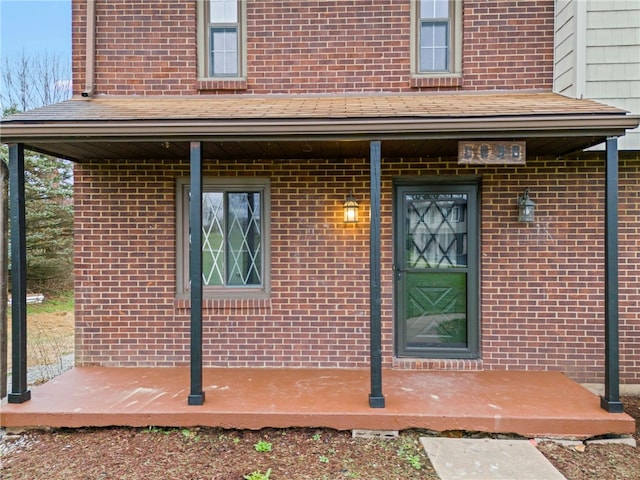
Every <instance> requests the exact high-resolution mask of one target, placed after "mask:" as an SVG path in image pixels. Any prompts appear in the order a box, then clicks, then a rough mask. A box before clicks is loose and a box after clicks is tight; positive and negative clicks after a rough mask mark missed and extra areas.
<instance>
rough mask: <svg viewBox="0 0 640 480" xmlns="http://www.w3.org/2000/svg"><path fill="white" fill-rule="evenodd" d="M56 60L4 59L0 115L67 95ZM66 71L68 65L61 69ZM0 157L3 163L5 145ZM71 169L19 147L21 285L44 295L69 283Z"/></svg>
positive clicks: (66, 288) (0, 84)
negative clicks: (22, 173) (24, 273)
mask: <svg viewBox="0 0 640 480" xmlns="http://www.w3.org/2000/svg"><path fill="white" fill-rule="evenodd" d="M60 65H64V62H61V61H60V59H58V58H56V57H54V56H50V55H47V54H44V55H42V56H34V57H29V56H27V55H25V54H22V56H20V57H18V58H16V59H5V60H4V62H3V72H2V77H1V78H0V80H1V81H0V100H1V101H2V103H3V104H4V105H5V106H8V108H5V109H4V110H3V112H2V116H3V117H4V116H7V115H10V114H13V113H17V112H20V111H24V110H26V109H31V108H37V107H41V106H44V105H46V104H48V103H55V102H57V101H61V100H65V99H66V98H68V97H69V94H70V92H69V90H68V88H64V85H68V80H67V79H68V78H69V77H68V76H65V75H64V73H63V72H65V68H62V67H60ZM66 70H68V69H66ZM0 159H1V160H2V161H4V162H8V160H9V154H8V147H7V146H6V145H0ZM72 172H73V170H72V164H71V163H70V162H68V161H66V160H61V159H58V158H54V157H50V156H47V155H43V154H39V153H36V152H31V151H29V150H25V211H26V219H25V220H26V236H27V238H26V242H27V288H28V289H29V290H30V291H38V292H40V293H45V294H56V293H59V292H62V291H65V290H69V289H70V288H72V285H73V173H72Z"/></svg>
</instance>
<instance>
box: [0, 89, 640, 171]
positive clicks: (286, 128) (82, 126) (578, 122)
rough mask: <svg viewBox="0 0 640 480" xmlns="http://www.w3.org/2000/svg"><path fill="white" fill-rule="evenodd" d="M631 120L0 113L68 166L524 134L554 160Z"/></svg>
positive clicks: (446, 114) (563, 100) (491, 105)
mask: <svg viewBox="0 0 640 480" xmlns="http://www.w3.org/2000/svg"><path fill="white" fill-rule="evenodd" d="M639 120H640V117H639V116H637V115H630V114H628V112H626V111H624V110H620V109H618V108H615V107H611V106H607V105H604V104H601V103H598V102H595V101H592V100H576V99H571V98H567V97H564V96H562V95H559V94H555V93H551V92H538V91H535V92H533V91H526V92H522V91H518V92H470V93H466V92H465V93H429V94H424V93H420V94H418V93H416V94H351V95H347V94H345V95H315V96H308V95H269V96H257V95H213V96H207V95H197V96H196V95H193V96H170V97H168V96H145V97H140V96H96V97H92V98H83V97H75V98H73V99H71V100H68V101H65V102H61V103H58V104H55V105H49V106H46V107H42V108H39V109H35V110H31V111H28V112H25V113H19V114H16V115H12V116H9V117H7V118H5V119H2V121H1V123H0V126H1V127H2V130H1V132H2V142H4V143H23V144H24V145H25V147H26V148H28V149H31V150H34V151H39V152H43V153H48V154H52V155H55V156H58V157H62V158H68V159H71V160H75V161H85V160H92V159H100V160H109V159H120V158H128V157H131V158H140V157H144V158H154V159H163V158H168V159H176V158H187V157H188V154H189V145H188V142H189V141H202V142H205V143H204V157H205V158H278V157H279V158H333V157H343V158H344V157H351V156H352V157H362V156H367V155H368V143H367V142H368V141H370V140H385V144H384V152H383V153H384V156H402V157H405V156H411V155H421V156H427V155H428V156H451V155H455V154H456V152H457V142H458V140H469V139H473V138H483V139H503V140H504V139H513V140H516V139H518V140H523V139H524V140H526V141H527V152H528V154H529V155H561V154H566V153H570V152H574V151H577V150H582V149H584V148H587V147H590V146H592V145H596V144H598V143H601V142H603V141H604V140H605V138H606V137H608V136H620V135H624V133H625V131H626V130H627V129H631V128H635V127H636V126H637V125H638V123H639Z"/></svg>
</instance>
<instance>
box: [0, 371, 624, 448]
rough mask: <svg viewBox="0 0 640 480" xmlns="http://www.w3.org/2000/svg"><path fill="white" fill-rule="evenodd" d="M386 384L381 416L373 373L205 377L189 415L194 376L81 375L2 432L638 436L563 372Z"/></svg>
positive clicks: (9, 411) (69, 376)
mask: <svg viewBox="0 0 640 480" xmlns="http://www.w3.org/2000/svg"><path fill="white" fill-rule="evenodd" d="M383 378H384V385H385V400H386V408H377V409H372V408H370V406H369V403H368V402H367V393H368V391H369V371H368V370H366V369H271V368H253V369H237V368H231V369H227V368H205V369H204V370H203V389H204V392H205V394H206V397H207V401H206V402H204V404H203V405H199V406H193V405H191V406H189V405H187V402H185V397H186V396H187V394H188V393H189V370H188V368H186V367H184V368H103V367H76V368H74V369H73V370H71V371H68V372H66V373H65V374H63V375H61V376H60V377H57V378H55V379H53V380H51V381H49V382H48V383H45V384H43V385H40V386H37V387H34V388H33V396H32V398H31V401H29V402H26V403H23V404H19V405H18V404H4V405H3V406H2V413H1V416H0V424H1V425H2V426H3V427H71V428H77V427H94V426H96V427H101V426H115V425H118V426H121V425H127V426H135V427H145V426H150V425H154V426H173V427H178V426H181V427H182V426H210V427H223V428H234V429H235V428H237V429H261V428H266V427H275V428H285V427H327V428H334V429H338V430H353V429H369V430H403V429H409V428H418V429H427V430H433V431H437V432H442V431H449V430H465V431H480V432H495V433H514V434H518V435H523V436H527V437H562V438H588V437H592V436H596V435H605V434H618V435H620V434H629V433H633V432H634V431H635V423H634V420H633V418H632V417H630V416H629V415H627V414H625V413H608V412H606V411H605V410H603V409H602V408H600V399H599V398H598V396H596V395H595V394H593V393H591V392H590V391H588V390H587V389H585V388H584V387H582V386H581V385H579V384H577V383H575V382H573V381H572V380H570V379H569V378H567V377H566V376H565V375H564V374H562V373H560V372H536V371H475V372H451V371H439V372H436V371H400V370H391V369H389V370H387V369H385V370H383ZM560 395H561V396H562V398H560ZM566 399H571V401H565V400H566Z"/></svg>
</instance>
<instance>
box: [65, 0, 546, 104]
mask: <svg viewBox="0 0 640 480" xmlns="http://www.w3.org/2000/svg"><path fill="white" fill-rule="evenodd" d="M553 3H554V2H553V1H552V0H543V1H542V0H529V1H524V0H519V1H509V2H487V1H486V0H475V1H471V0H465V2H464V12H463V23H464V26H463V36H464V40H463V76H462V79H461V80H456V81H453V82H452V81H451V80H450V79H444V78H436V79H433V80H429V81H422V82H418V84H419V85H423V87H422V88H412V87H411V84H412V81H411V72H410V53H409V52H410V1H409V0H404V1H401V0H373V1H372V0H366V1H365V0H342V1H336V2H327V1H324V2H310V1H286V2H280V1H272V0H265V1H258V0H248V2H247V31H248V41H247V61H248V71H247V81H246V84H243V85H242V86H243V89H242V90H239V93H257V94H269V93H332V92H362V91H370V92H378V91H386V92H408V91H417V90H421V89H422V90H442V89H444V90H446V89H464V90H493V89H531V88H536V89H551V85H552V75H553ZM85 9H86V2H85V1H84V0H73V18H74V23H73V47H74V56H73V67H74V92H75V93H80V92H81V91H82V90H84V85H85V79H84V76H85V70H84V68H85V60H84V55H85V38H84V36H85V32H86V30H85V28H86V10H85ZM96 11H97V26H96V31H97V34H96V85H95V91H96V93H97V94H108V95H122V94H138V95H141V94H146V95H160V94H171V95H194V94H199V93H216V90H215V88H216V87H220V86H221V85H222V84H213V83H211V82H204V83H200V84H199V83H198V81H197V51H196V50H197V28H196V27H197V18H196V17H197V15H196V2H195V1H190V2H185V1H177V0H156V1H150V0H126V1H125V0H120V1H117V0H110V1H108V2H106V1H101V2H97V3H96ZM226 83H227V84H228V83H229V82H226ZM204 88H209V90H204ZM221 92H222V93H229V91H226V90H221Z"/></svg>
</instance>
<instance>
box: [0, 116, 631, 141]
mask: <svg viewBox="0 0 640 480" xmlns="http://www.w3.org/2000/svg"><path fill="white" fill-rule="evenodd" d="M639 122H640V116H638V115H629V114H627V115H610V114H602V115H593V114H591V115H523V116H517V117H510V116H498V117H490V118H487V117H484V118H483V117H479V118H475V117H466V118H433V119H425V118H388V117H387V118H356V119H354V118H351V119H343V118H340V119H337V118H322V119H270V120H256V119H238V120H206V121H197V120H191V119H190V120H176V119H171V120H146V121H145V120H104V121H100V120H90V121H87V120H81V121H73V120H69V121H65V120H62V121H50V122H47V123H42V122H33V123H32V122H29V121H26V122H25V121H17V122H3V124H2V142H4V143H7V142H27V143H28V142H30V141H31V142H33V141H53V142H55V141H66V142H69V141H72V142H74V141H75V142H82V141H89V140H93V141H114V140H120V139H126V140H127V141H130V142H134V141H147V140H157V139H158V138H159V137H162V138H163V139H164V140H187V139H189V140H212V141H215V140H222V139H224V140H231V139H239V140H260V139H280V140H287V139H289V140H295V139H300V138H307V139H310V138H313V137H318V138H324V139H328V138H333V139H348V138H354V137H355V138H380V139H389V138H410V137H415V138H425V137H430V138H450V139H451V138H470V136H477V137H490V136H495V137H501V138H504V137H507V136H509V137H515V136H518V137H530V136H535V135H539V134H541V133H545V134H547V135H549V134H550V135H551V136H552V137H560V136H585V135H586V136H589V135H598V136H620V135H624V134H625V131H626V130H629V129H633V128H635V127H637V126H638V123H639Z"/></svg>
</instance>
